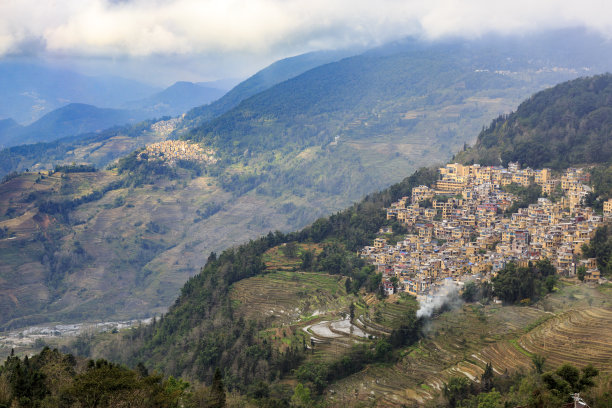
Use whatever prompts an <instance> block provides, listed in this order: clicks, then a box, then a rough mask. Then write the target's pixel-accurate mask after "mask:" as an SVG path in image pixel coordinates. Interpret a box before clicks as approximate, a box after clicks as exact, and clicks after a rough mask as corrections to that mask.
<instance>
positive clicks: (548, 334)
mask: <svg viewBox="0 0 612 408" xmlns="http://www.w3.org/2000/svg"><path fill="white" fill-rule="evenodd" d="M611 334H612V310H610V309H603V308H598V307H594V308H590V309H582V310H570V311H568V312H565V313H562V314H560V315H558V316H555V317H554V318H553V319H550V320H548V321H547V322H546V323H544V324H542V325H541V326H539V327H538V328H536V329H535V330H532V331H531V332H529V333H527V334H526V335H524V336H522V337H521V338H520V339H519V341H518V344H519V345H520V346H521V347H523V348H524V349H525V350H527V351H528V352H530V353H534V354H542V355H545V356H546V359H547V363H548V364H550V365H551V366H553V367H554V366H557V365H560V364H562V363H563V362H568V363H571V364H574V365H576V366H579V367H581V366H584V365H587V364H593V365H594V366H595V367H598V368H599V369H600V370H602V371H606V372H612V336H611Z"/></svg>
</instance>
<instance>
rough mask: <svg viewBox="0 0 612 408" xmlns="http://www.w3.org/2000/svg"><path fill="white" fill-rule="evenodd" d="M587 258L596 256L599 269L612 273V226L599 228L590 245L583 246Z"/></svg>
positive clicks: (605, 272)
mask: <svg viewBox="0 0 612 408" xmlns="http://www.w3.org/2000/svg"><path fill="white" fill-rule="evenodd" d="M582 254H583V256H584V257H585V258H596V259H597V266H598V268H599V271H600V272H601V273H602V274H604V275H607V276H610V275H611V274H612V228H610V227H609V226H607V225H606V226H604V227H601V228H597V230H596V231H595V236H594V237H593V238H592V239H591V242H590V243H589V244H588V245H584V246H583V247H582Z"/></svg>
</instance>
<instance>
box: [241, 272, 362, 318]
mask: <svg viewBox="0 0 612 408" xmlns="http://www.w3.org/2000/svg"><path fill="white" fill-rule="evenodd" d="M231 299H232V301H233V303H234V305H236V306H238V311H239V313H242V314H243V315H244V316H245V317H246V318H251V319H255V318H261V317H262V316H268V317H273V318H274V319H275V321H277V322H278V323H282V324H291V323H295V322H298V321H300V320H303V319H307V318H309V317H311V316H313V315H314V316H318V315H323V314H329V313H331V314H333V313H338V312H339V311H340V310H344V309H346V308H347V307H348V304H349V303H350V300H348V298H347V296H346V292H345V290H344V278H343V277H341V276H332V275H326V274H321V273H313V272H286V271H275V272H270V273H268V274H265V275H261V276H256V277H253V278H250V279H245V280H242V281H240V282H237V283H235V284H234V285H233V287H232V293H231Z"/></svg>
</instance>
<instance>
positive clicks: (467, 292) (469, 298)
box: [461, 281, 478, 302]
mask: <svg viewBox="0 0 612 408" xmlns="http://www.w3.org/2000/svg"><path fill="white" fill-rule="evenodd" d="M477 294H478V287H477V286H476V283H475V282H474V281H470V282H468V283H466V284H465V286H464V287H463V293H461V298H462V299H463V300H464V301H465V302H474V301H475V300H476V295H477Z"/></svg>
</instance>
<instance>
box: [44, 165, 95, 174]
mask: <svg viewBox="0 0 612 408" xmlns="http://www.w3.org/2000/svg"><path fill="white" fill-rule="evenodd" d="M54 171H56V172H58V171H61V172H62V173H86V172H89V173H93V172H95V171H96V168H95V166H92V165H91V164H69V165H68V164H67V165H63V166H60V165H58V166H55V169H54Z"/></svg>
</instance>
